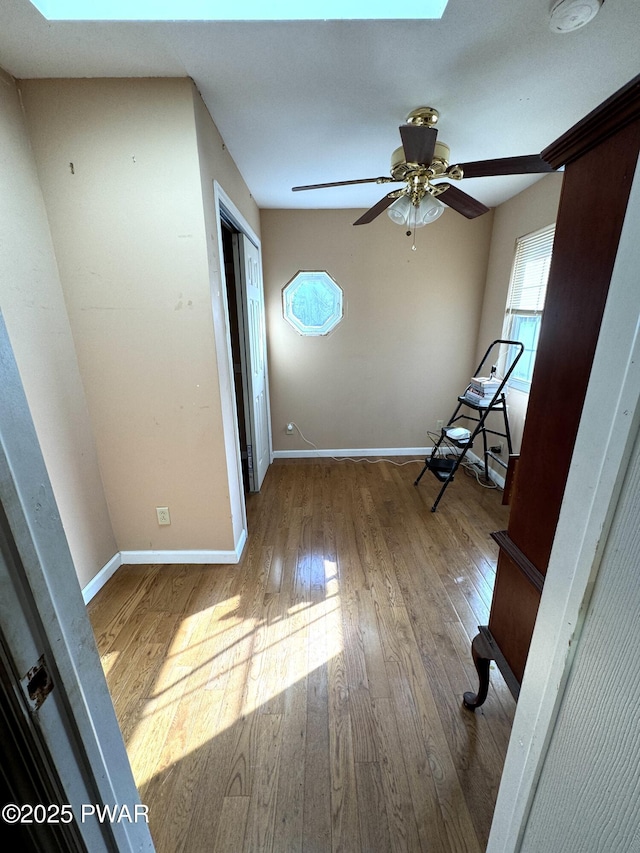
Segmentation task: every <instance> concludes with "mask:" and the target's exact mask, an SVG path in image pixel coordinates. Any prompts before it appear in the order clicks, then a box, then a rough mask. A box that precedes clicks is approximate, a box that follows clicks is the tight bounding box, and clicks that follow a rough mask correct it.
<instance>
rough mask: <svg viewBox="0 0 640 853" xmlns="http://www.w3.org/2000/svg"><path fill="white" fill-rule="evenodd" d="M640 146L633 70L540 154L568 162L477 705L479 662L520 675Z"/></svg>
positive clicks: (471, 702) (639, 81) (482, 650)
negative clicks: (491, 662) (626, 81)
mask: <svg viewBox="0 0 640 853" xmlns="http://www.w3.org/2000/svg"><path fill="white" fill-rule="evenodd" d="M639 149H640V76H639V77H636V78H635V79H634V80H632V81H631V82H630V83H629V84H627V86H625V87H624V88H623V89H621V90H620V91H619V92H618V93H616V94H615V95H614V96H613V97H612V98H610V99H609V100H607V101H605V102H604V103H603V104H601V106H600V107H598V108H597V109H596V110H594V111H593V112H592V113H591V114H590V115H588V116H587V117H586V118H584V119H583V120H582V121H581V122H579V123H578V124H577V125H576V126H575V127H573V128H572V129H571V130H570V131H568V132H567V133H566V134H564V135H563V136H562V137H560V139H558V140H557V141H556V142H554V143H553V144H552V145H550V146H549V147H548V148H547V149H545V151H543V152H542V156H543V157H544V159H545V160H547V162H549V163H550V164H551V165H552V166H554V168H559V167H561V166H564V167H565V175H564V181H563V185H562V194H561V197H560V205H559V209H558V218H557V222H556V232H555V241H554V248H553V257H552V261H551V269H550V272H549V282H548V285H547V296H546V302H545V309H544V316H543V320H542V326H541V331H540V341H539V344H538V353H537V356H536V365H535V369H534V374H533V379H532V383H531V393H530V397H529V406H528V409H527V419H526V424H525V430H524V434H523V438H522V447H521V451H520V459H519V462H518V470H517V477H516V478H515V484H514V488H513V493H512V496H511V513H510V518H509V526H508V529H507V530H506V531H501V532H500V533H497V534H494V539H496V541H497V542H498V545H499V546H500V555H499V558H498V568H497V573H496V582H495V587H494V592H493V599H492V605H491V613H490V616H489V624H488V626H482V627H481V628H480V633H479V634H478V636H477V637H476V638H475V639H474V641H473V655H474V660H475V661H476V667H477V669H478V674H479V678H480V687H479V690H478V692H477V693H476V694H474V693H466V694H465V705H466V706H467V707H468V708H470V709H473V708H475V707H477V706H478V705H480V704H482V702H483V701H484V699H485V698H486V690H487V687H488V677H489V675H488V673H489V667H488V660H489V659H495V660H496V662H497V664H498V666H499V668H500V669H501V671H502V672H503V675H504V676H505V679H506V680H507V683H509V686H510V687H511V690H512V692H513V693H514V695H516V696H517V693H518V690H519V684H520V682H521V681H522V676H523V673H524V668H525V664H526V661H527V654H528V651H529V645H530V642H531V635H532V633H533V627H534V624H535V620H536V615H537V612H538V605H539V601H540V595H541V593H542V588H543V585H544V578H545V575H546V572H547V566H548V564H549V556H550V554H551V547H552V544H553V539H554V536H555V531H556V526H557V523H558V516H559V514H560V507H561V504H562V498H563V494H564V488H565V484H566V480H567V474H568V471H569V465H570V463H571V455H572V453H573V446H574V443H575V439H576V434H577V430H578V424H579V422H580V417H581V414H582V407H583V403H584V398H585V394H586V390H587V384H588V381H589V375H590V372H591V365H592V362H593V357H594V353H595V349H596V344H597V340H598V335H599V331H600V324H601V320H602V314H603V311H604V306H605V302H606V299H607V292H608V289H609V282H610V280H611V274H612V271H613V265H614V263H615V258H616V253H617V249H618V242H619V239H620V233H621V230H622V225H623V222H624V218H625V213H626V208H627V201H628V197H629V191H630V189H631V183H632V181H633V177H634V174H635V170H636V165H637V162H638V152H639Z"/></svg>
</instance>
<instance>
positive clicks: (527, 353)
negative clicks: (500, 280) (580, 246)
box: [503, 224, 555, 391]
mask: <svg viewBox="0 0 640 853" xmlns="http://www.w3.org/2000/svg"><path fill="white" fill-rule="evenodd" d="M554 233H555V224H554V225H549V226H548V227H547V228H542V229H541V230H540V231H536V232H534V233H533V234H527V235H526V236H524V237H520V238H519V239H518V241H517V243H516V253H515V258H514V261H513V269H512V272H511V283H510V285H509V295H508V297H507V307H506V312H505V322H504V330H503V337H505V338H507V339H508V340H511V341H520V342H521V343H522V344H524V352H523V354H522V357H521V358H520V361H519V362H518V364H517V365H516V368H515V370H514V372H513V373H512V375H511V380H510V383H509V384H510V385H511V386H512V387H514V388H518V389H519V390H521V391H528V390H529V388H530V387H531V377H532V376H533V365H534V362H535V358H536V351H537V348H538V337H539V335H540V323H541V320H542V310H543V308H544V298H545V295H546V292H547V279H548V278H549V267H550V266H551V253H552V251H553V237H554Z"/></svg>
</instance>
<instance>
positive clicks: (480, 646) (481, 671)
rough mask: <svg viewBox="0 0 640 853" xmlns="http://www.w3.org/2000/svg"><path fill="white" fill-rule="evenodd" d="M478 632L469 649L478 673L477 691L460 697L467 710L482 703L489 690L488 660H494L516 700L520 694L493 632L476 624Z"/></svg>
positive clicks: (513, 675)
mask: <svg viewBox="0 0 640 853" xmlns="http://www.w3.org/2000/svg"><path fill="white" fill-rule="evenodd" d="M478 631H479V633H478V634H476V636H475V637H474V638H473V642H472V644H471V651H472V654H473V662H474V664H475V667H476V672H477V673H478V680H479V684H478V692H477V693H471V691H468V692H466V693H465V694H464V695H463V697H462V704H463V705H464V707H465V708H467V709H468V710H469V711H475V709H476V708H479V707H480V705H482V704H484V701H485V699H486V698H487V693H488V692H489V661H492V660H494V661H495V662H496V666H497V667H498V669H499V670H500V672H501V674H502V677H503V678H504V680H505V684H506V685H507V687H508V688H509V690H510V691H511V695H512V696H513V698H514V699H515V700H516V701H517V700H518V696H519V695H520V682H519V681H518V679H517V677H516V676H515V674H514V672H513V670H512V669H511V667H510V666H509V664H508V663H507V660H506V658H505V656H504V655H503V654H502V652H501V651H500V646H499V645H498V644H497V643H496V641H495V640H494V638H493V634H492V633H491V631H490V630H489V628H488V627H487V626H486V625H478Z"/></svg>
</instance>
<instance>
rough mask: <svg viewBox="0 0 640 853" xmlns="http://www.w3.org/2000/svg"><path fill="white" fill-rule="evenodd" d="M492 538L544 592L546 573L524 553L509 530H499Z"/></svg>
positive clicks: (539, 589) (536, 586) (540, 590)
mask: <svg viewBox="0 0 640 853" xmlns="http://www.w3.org/2000/svg"><path fill="white" fill-rule="evenodd" d="M491 538H492V539H493V540H494V542H497V544H498V547H499V548H500V550H501V551H504V552H505V554H507V556H508V557H510V558H511V560H512V562H513V563H514V564H515V565H516V566H517V567H518V568H519V569H520V571H521V572H522V574H523V575H524V576H525V577H526V578H527V580H528V581H530V582H531V583H532V584H533V586H535V588H536V589H537V590H538V592H542V588H543V587H544V575H543V574H542V572H539V571H538V569H536V567H535V566H534V565H533V563H532V562H531V560H530V559H529V558H528V557H527V556H526V555H525V554H523V553H522V551H521V550H520V548H518V546H517V545H516V543H515V542H514V541H513V540H512V539H511V537H510V536H509V534H508V532H507V531H506V530H498V531H497V532H496V533H492V534H491Z"/></svg>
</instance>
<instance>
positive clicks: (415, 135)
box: [292, 107, 553, 228]
mask: <svg viewBox="0 0 640 853" xmlns="http://www.w3.org/2000/svg"><path fill="white" fill-rule="evenodd" d="M438 117H439V113H438V111H437V110H435V109H433V107H418V108H417V109H415V110H412V111H411V112H410V113H409V115H408V116H407V121H406V123H405V124H401V125H400V128H399V130H400V138H401V139H402V145H401V146H400V147H399V148H397V149H396V150H395V151H394V152H393V154H392V155H391V175H390V176H389V177H387V176H382V177H378V178H360V179H357V180H353V181H333V182H331V183H326V184H309V185H307V186H301V187H292V190H293V192H301V191H303V190H317V189H324V188H326V187H344V186H349V185H351V184H371V183H376V184H391V183H403V184H404V186H403V187H401V188H400V189H397V190H393V191H392V192H390V193H388V194H387V195H385V196H384V197H383V198H381V199H380V201H379V202H377V203H376V204H374V205H373V207H371V208H369V210H367V211H366V213H363V214H362V216H361V217H360V218H359V219H357V220H356V221H355V222H354V223H353V224H354V225H366V224H367V223H369V222H372V221H373V220H374V219H375V218H376V217H377V216H379V215H380V214H381V213H382V212H383V211H385V210H387V208H389V211H388V213H389V216H390V217H391V218H392V219H393V220H394V221H395V222H397V223H399V224H405V225H409V226H413V227H414V228H418V227H420V226H421V225H426V224H427V223H428V222H431V221H433V220H435V219H437V218H438V216H440V214H441V213H442V211H443V210H444V207H443V204H442V202H444V204H446V205H448V206H449V207H451V208H453V210H456V211H457V212H458V213H461V214H462V215H463V216H466V217H467V219H475V217H476V216H482V214H483V213H487V212H488V210H489V208H488V207H486V206H485V205H484V204H482V202H480V201H477V199H475V198H472V197H471V196H470V195H467V193H465V192H463V191H462V190H460V189H458V187H456V186H454V185H453V184H451V183H449V181H460V180H462V179H463V178H485V177H489V176H495V175H529V174H537V173H542V172H553V167H552V166H550V165H549V164H548V163H547V162H546V161H545V160H543V159H542V157H541V156H540V155H539V154H527V155H524V156H520V157H501V158H498V159H494V160H476V161H475V162H472V163H460V164H456V165H449V146H448V145H445V143H444V142H439V141H438V138H437V137H438V131H437V130H436V128H435V125H436V123H437V121H438Z"/></svg>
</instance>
